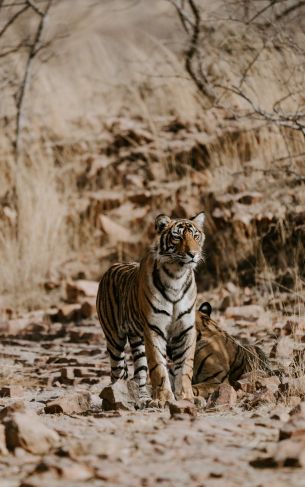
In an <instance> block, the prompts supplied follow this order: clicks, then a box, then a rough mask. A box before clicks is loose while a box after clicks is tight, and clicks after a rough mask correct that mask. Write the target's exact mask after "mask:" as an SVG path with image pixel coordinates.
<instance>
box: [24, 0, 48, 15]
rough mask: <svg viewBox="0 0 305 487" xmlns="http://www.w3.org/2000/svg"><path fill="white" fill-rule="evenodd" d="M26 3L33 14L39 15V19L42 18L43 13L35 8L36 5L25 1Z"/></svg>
mask: <svg viewBox="0 0 305 487" xmlns="http://www.w3.org/2000/svg"><path fill="white" fill-rule="evenodd" d="M26 3H27V4H28V5H29V7H31V8H32V9H33V10H34V12H36V13H37V14H38V15H40V17H43V15H44V13H43V12H42V11H41V10H39V8H38V7H36V5H35V4H34V3H33V2H32V0H26Z"/></svg>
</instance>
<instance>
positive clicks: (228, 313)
mask: <svg viewBox="0 0 305 487" xmlns="http://www.w3.org/2000/svg"><path fill="white" fill-rule="evenodd" d="M96 286H97V284H96V283H95V282H88V281H82V280H79V281H75V282H70V283H68V284H66V285H65V286H64V294H65V301H66V302H62V304H61V305H60V306H58V307H57V308H55V307H54V308H50V309H49V310H47V311H35V312H32V313H29V314H24V315H23V316H20V317H12V316H11V315H10V310H7V314H6V315H4V314H3V315H2V321H1V328H0V332H1V345H0V357H1V358H0V360H1V376H0V380H1V382H0V396H1V397H0V406H1V410H0V471H1V486H3V487H15V486H16V487H17V486H18V487H44V486H48V487H50V486H52V487H56V486H62V485H65V486H73V487H77V486H82V485H87V484H90V485H91V486H103V485H107V486H111V485H128V486H131V485H132V486H137V485H141V486H154V485H156V484H157V483H158V484H160V485H164V486H165V487H167V486H179V485H181V486H182V485H183V486H184V485H194V486H197V487H199V486H220V485H224V483H225V484H226V485H228V486H231V485H232V486H238V485H240V486H245V485H251V486H256V487H258V486H261V487H263V486H266V487H267V486H268V487H271V486H276V487H278V486H286V485H294V486H298V485H300V486H301V485H304V470H303V468H304V467H305V436H304V431H305V402H304V403H303V402H302V401H303V397H304V391H305V381H304V374H303V371H302V367H301V365H300V363H301V361H300V358H302V354H303V343H304V337H305V322H304V320H302V319H300V318H299V317H297V316H292V315H291V316H286V317H284V316H283V315H279V314H278V313H275V312H271V311H268V309H267V308H266V309H264V307H262V306H261V305H260V304H258V302H257V301H256V297H255V295H254V293H253V291H251V290H250V289H247V288H245V289H238V288H236V287H235V286H234V285H233V284H231V285H227V287H226V288H223V289H222V290H221V291H220V290H214V291H210V292H208V293H205V294H204V296H199V302H200V298H202V299H204V300H207V299H209V300H210V301H211V302H212V303H217V301H218V303H220V304H222V308H223V311H222V312H221V313H220V314H219V312H217V310H216V311H215V314H214V317H215V318H217V319H219V322H220V324H221V326H223V327H224V328H225V329H226V330H227V331H229V332H230V333H232V334H234V335H235V336H237V337H238V338H239V339H241V340H243V339H245V338H246V339H247V340H248V341H250V342H251V343H253V342H254V341H258V342H260V343H261V345H262V346H263V348H264V350H265V351H266V352H267V354H268V355H269V356H270V357H271V360H272V361H273V363H274V365H275V364H277V366H276V367H277V368H280V369H281V370H282V372H283V377H282V379H281V380H280V379H279V378H278V376H276V375H275V376H274V377H271V378H268V379H266V378H264V377H260V376H259V375H257V376H256V377H249V376H246V377H244V378H243V379H242V380H240V381H239V386H238V387H239V389H238V390H237V391H236V390H234V389H233V388H232V387H231V386H228V385H225V386H222V387H221V390H220V393H219V394H218V396H217V397H212V398H211V397H210V398H209V399H208V401H207V405H206V406H205V405H204V404H202V405H201V407H194V406H193V407H192V406H189V405H185V404H182V403H179V404H178V405H173V404H172V405H168V406H167V407H166V408H165V409H164V410H158V409H153V408H148V409H145V410H136V409H135V407H134V402H133V392H134V388H133V387H132V382H130V383H129V388H127V387H126V386H124V384H118V385H117V387H115V388H107V387H106V388H105V386H107V385H108V384H109V368H108V359H107V356H106V351H105V341H104V337H103V334H102V331H101V329H100V326H99V324H98V322H97V318H96V316H95V309H94V295H95V292H96ZM237 298H238V299H239V300H240V304H241V305H240V306H236V305H235V303H234V299H235V300H236V299H237ZM225 301H226V303H227V304H226V305H225ZM219 306H220V305H219ZM220 307H221V306H220ZM215 308H217V306H216V304H215ZM224 308H225V309H224ZM102 391H103V392H102Z"/></svg>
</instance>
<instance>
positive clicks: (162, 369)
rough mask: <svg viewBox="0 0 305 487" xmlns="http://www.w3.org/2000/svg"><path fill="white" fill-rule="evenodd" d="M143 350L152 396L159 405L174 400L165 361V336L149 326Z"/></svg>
mask: <svg viewBox="0 0 305 487" xmlns="http://www.w3.org/2000/svg"><path fill="white" fill-rule="evenodd" d="M145 350H146V356H147V362H148V370H149V375H150V380H151V385H152V397H153V400H154V401H156V403H158V404H159V405H161V406H162V405H164V404H165V402H166V401H172V400H174V394H173V391H172V388H171V384H170V380H169V374H168V369H167V361H166V338H165V336H164V335H163V334H162V333H160V332H158V333H157V332H155V331H153V330H152V329H151V328H149V329H146V332H145Z"/></svg>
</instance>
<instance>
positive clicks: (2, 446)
mask: <svg viewBox="0 0 305 487" xmlns="http://www.w3.org/2000/svg"><path fill="white" fill-rule="evenodd" d="M0 455H8V449H7V448H6V440H5V427H4V425H3V424H0Z"/></svg>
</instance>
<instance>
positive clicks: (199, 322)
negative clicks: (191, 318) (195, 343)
mask: <svg viewBox="0 0 305 487" xmlns="http://www.w3.org/2000/svg"><path fill="white" fill-rule="evenodd" d="M211 314H212V306H211V305H210V303H208V302H207V301H205V302H204V303H201V305H200V306H199V309H198V311H197V312H196V330H197V340H198V339H199V338H200V337H201V333H202V332H204V329H205V327H206V326H207V325H209V323H210V322H211Z"/></svg>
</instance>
